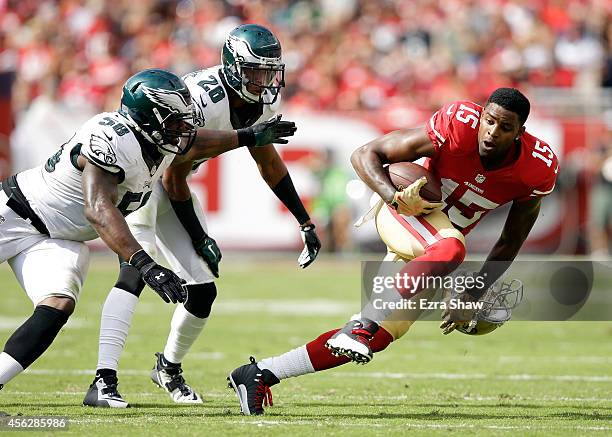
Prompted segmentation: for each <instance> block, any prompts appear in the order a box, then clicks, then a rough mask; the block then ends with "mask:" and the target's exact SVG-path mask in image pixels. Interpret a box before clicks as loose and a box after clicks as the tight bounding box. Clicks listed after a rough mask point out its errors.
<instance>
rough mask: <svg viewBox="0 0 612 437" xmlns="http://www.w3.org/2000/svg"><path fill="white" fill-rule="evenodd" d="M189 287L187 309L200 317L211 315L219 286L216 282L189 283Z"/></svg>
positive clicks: (187, 286)
mask: <svg viewBox="0 0 612 437" xmlns="http://www.w3.org/2000/svg"><path fill="white" fill-rule="evenodd" d="M185 287H186V288H187V300H186V301H185V304H184V305H185V309H186V310H187V311H189V312H190V313H191V314H193V315H194V316H196V317H199V318H200V319H205V318H206V317H208V316H209V315H210V310H211V309H212V304H213V302H214V301H215V298H216V297H217V287H216V286H215V283H214V282H207V283H206V284H189V285H186V286H185Z"/></svg>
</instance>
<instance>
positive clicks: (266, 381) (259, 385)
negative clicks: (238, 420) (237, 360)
mask: <svg viewBox="0 0 612 437" xmlns="http://www.w3.org/2000/svg"><path fill="white" fill-rule="evenodd" d="M250 360H251V363H250V364H245V365H244V366H240V367H238V368H237V369H235V370H234V371H233V372H232V373H230V375H229V376H228V377H227V381H228V387H229V388H233V389H234V391H235V392H236V396H238V400H239V401H240V411H241V413H242V414H244V415H245V416H251V415H257V416H258V415H261V414H263V413H264V409H263V406H262V404H265V405H266V406H268V405H270V406H272V405H273V404H272V391H271V390H270V387H272V386H273V385H275V384H278V383H279V382H280V380H279V379H278V378H277V377H276V376H275V375H274V373H272V372H270V371H269V370H267V369H264V370H261V369H260V368H259V367H257V363H256V362H255V358H253V357H251V358H250Z"/></svg>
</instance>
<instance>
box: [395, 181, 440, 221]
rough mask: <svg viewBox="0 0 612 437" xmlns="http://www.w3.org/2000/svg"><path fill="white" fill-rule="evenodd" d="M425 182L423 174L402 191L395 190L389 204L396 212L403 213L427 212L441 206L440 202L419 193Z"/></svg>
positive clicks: (417, 213)
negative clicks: (423, 196)
mask: <svg viewBox="0 0 612 437" xmlns="http://www.w3.org/2000/svg"><path fill="white" fill-rule="evenodd" d="M426 183H427V178H426V177H425V176H423V177H421V178H419V179H418V180H416V181H414V182H413V183H412V184H410V185H409V186H408V187H406V188H404V189H403V190H402V191H397V192H396V193H395V195H394V196H393V202H391V205H392V206H394V207H395V209H396V210H397V212H399V213H400V214H404V215H421V214H429V213H431V212H433V210H434V209H436V208H439V207H441V206H442V202H429V201H427V200H425V199H423V198H422V197H421V195H420V194H419V192H420V191H421V188H422V187H423V185H425V184H426Z"/></svg>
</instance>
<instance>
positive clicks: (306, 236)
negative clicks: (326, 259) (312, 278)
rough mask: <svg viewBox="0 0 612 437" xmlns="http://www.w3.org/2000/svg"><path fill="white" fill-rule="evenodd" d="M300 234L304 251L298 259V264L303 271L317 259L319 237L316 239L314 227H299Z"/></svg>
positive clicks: (319, 245)
mask: <svg viewBox="0 0 612 437" xmlns="http://www.w3.org/2000/svg"><path fill="white" fill-rule="evenodd" d="M300 233H301V234H302V241H303V242H304V250H302V253H301V254H300V256H299V258H298V264H299V265H300V267H301V268H303V269H305V268H306V267H308V266H309V265H310V264H312V262H313V261H314V260H315V258H316V257H317V254H318V253H319V250H320V249H321V241H319V237H317V233H316V232H315V225H312V224H311V225H302V226H300Z"/></svg>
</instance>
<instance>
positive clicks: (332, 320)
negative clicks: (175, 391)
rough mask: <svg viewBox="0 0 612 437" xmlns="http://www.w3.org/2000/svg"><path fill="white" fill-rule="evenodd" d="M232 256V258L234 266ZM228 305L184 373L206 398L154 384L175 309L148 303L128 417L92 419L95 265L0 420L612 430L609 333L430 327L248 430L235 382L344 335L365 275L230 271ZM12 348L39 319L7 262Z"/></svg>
mask: <svg viewBox="0 0 612 437" xmlns="http://www.w3.org/2000/svg"><path fill="white" fill-rule="evenodd" d="M228 258H229V257H228ZM222 267H223V269H222V275H223V276H222V278H221V280H219V287H218V288H219V290H220V295H219V298H218V300H217V303H216V304H215V305H216V308H214V309H213V316H212V318H211V320H210V321H209V323H208V325H207V327H206V330H205V332H204V334H203V336H202V337H201V339H200V340H199V341H198V342H197V343H196V345H195V346H194V348H193V351H192V355H191V356H190V357H189V356H188V358H187V359H186V360H185V362H184V369H185V374H186V377H187V378H188V381H189V382H191V383H192V385H194V386H195V387H196V388H197V389H199V390H200V391H201V392H202V393H203V394H204V396H205V398H206V402H205V403H204V405H202V406H191V407H181V406H176V405H174V404H172V403H171V401H170V399H169V397H167V395H166V394H165V393H164V392H162V391H161V390H160V389H158V388H156V387H155V386H154V385H153V384H152V383H151V381H150V380H149V377H148V370H149V369H150V368H151V366H152V365H153V361H154V356H153V353H154V352H156V351H159V350H160V349H161V348H162V347H163V344H164V342H165V338H166V335H167V331H168V323H169V320H170V318H171V315H172V309H171V307H170V306H169V305H166V304H164V303H163V302H162V301H161V300H160V299H159V298H158V297H157V296H156V295H155V294H154V293H152V292H151V291H150V290H148V289H147V290H145V292H143V296H142V297H141V302H140V304H139V307H138V309H137V312H136V315H135V317H134V322H133V325H132V330H131V334H130V337H129V338H128V343H127V347H126V350H125V352H124V354H123V357H122V361H121V368H120V386H119V388H120V391H121V393H122V394H123V395H124V397H125V398H127V399H128V400H129V401H130V402H131V403H132V405H133V408H131V409H128V410H123V411H117V410H102V409H91V408H84V407H81V406H80V403H81V401H82V398H83V395H84V392H85V390H86V388H87V386H88V384H89V383H90V380H91V378H92V375H93V373H92V372H93V369H94V367H95V363H96V356H97V335H98V325H99V315H100V310H101V307H102V303H103V301H104V298H105V295H106V292H107V291H108V288H109V286H110V285H112V283H113V281H114V278H115V274H116V271H115V267H114V265H113V263H109V262H108V261H107V260H106V259H94V260H93V262H92V267H91V269H90V273H89V277H88V280H87V284H86V287H85V290H84V292H83V295H82V298H81V301H80V302H79V305H78V307H77V310H76V312H75V314H74V316H73V317H74V321H73V322H72V325H71V326H70V325H69V326H68V327H67V328H66V329H64V331H63V332H62V334H61V335H60V336H59V338H58V339H57V340H56V342H55V343H54V345H53V346H52V347H51V349H50V350H49V351H47V353H46V354H45V355H44V356H43V357H42V358H41V359H39V360H38V361H37V362H36V363H35V364H34V365H33V366H32V371H31V372H29V373H26V374H23V375H21V376H19V377H18V378H17V379H15V380H13V381H12V382H11V383H10V384H8V385H7V386H6V387H5V388H4V389H3V390H2V392H0V410H2V411H6V412H8V413H10V414H18V413H21V414H23V415H28V416H31V415H65V416H69V417H70V420H71V425H70V426H71V428H70V430H69V431H68V432H67V433H66V434H87V435H94V433H96V434H100V435H141V434H143V433H144V432H145V431H150V432H151V435H154V434H157V435H172V434H179V433H180V435H253V434H259V433H261V434H265V435H292V436H299V435H309V436H312V434H313V433H319V434H320V435H345V434H349V433H350V434H353V435H379V434H380V435H400V434H405V433H406V432H407V431H411V432H416V433H420V434H427V435H432V434H435V435H437V434H447V433H448V432H449V431H451V432H455V433H460V434H476V435H490V434H493V433H495V434H513V435H533V434H539V435H570V434H572V435H576V434H578V435H582V434H586V433H597V434H599V435H605V434H610V433H611V432H612V341H611V340H612V324H611V323H607V322H606V323H604V322H596V323H595V322H592V323H586V322H564V323H550V322H548V323H546V322H539V323H536V322H529V323H528V322H513V323H510V324H508V325H506V326H504V327H503V328H501V329H500V330H498V331H496V332H495V333H493V334H491V335H489V336H485V337H479V338H472V337H467V336H464V335H461V334H458V333H454V334H452V335H450V336H448V337H445V336H442V335H441V334H440V333H439V330H438V329H437V327H436V324H435V323H433V322H422V323H420V324H417V325H415V326H414V327H413V329H412V331H411V332H410V333H409V334H407V335H406V336H405V337H404V338H403V339H402V340H401V341H399V342H398V343H397V344H394V345H392V346H391V347H390V348H389V350H387V351H385V352H384V353H382V354H378V355H377V356H376V357H375V359H374V361H373V362H372V363H370V364H368V365H367V366H357V365H353V364H351V365H346V366H343V367H340V368H338V369H335V370H332V371H328V372H323V373H320V374H318V375H308V376H304V377H302V378H294V379H292V380H287V381H284V382H282V383H281V384H280V385H279V386H276V387H274V388H273V392H274V395H275V397H274V400H275V405H274V407H272V408H269V409H268V410H267V414H266V415H265V416H264V417H243V416H241V415H239V414H238V412H239V407H238V404H237V401H236V399H235V397H234V394H233V392H231V391H230V390H227V389H226V388H225V377H226V375H227V373H228V371H231V370H232V369H233V368H234V367H236V366H238V365H240V364H243V363H245V362H246V361H247V360H248V356H249V355H255V356H256V357H258V358H263V357H266V356H269V355H271V354H276V353H280V352H283V351H286V350H288V349H289V348H292V347H295V346H298V345H301V344H303V343H304V342H306V341H308V340H310V339H312V338H313V337H315V336H316V335H318V334H319V333H321V332H323V331H324V330H327V329H331V328H333V327H337V326H339V325H340V324H341V323H343V322H344V321H345V320H346V319H347V317H348V316H350V315H351V313H352V312H353V310H356V309H357V308H358V306H359V301H358V296H359V288H358V287H359V263H358V262H357V261H344V262H339V261H331V260H327V261H326V260H322V261H318V262H317V263H315V264H314V265H313V266H312V267H311V268H309V269H307V270H305V271H299V270H298V269H297V268H296V267H295V266H294V264H293V260H291V262H289V261H286V262H280V261H278V260H275V261H270V262H259V263H253V262H246V261H242V260H233V261H232V260H231V259H230V260H228V261H227V262H226V261H225V260H224V264H223V266H222ZM0 284H2V298H3V305H2V307H1V308H0V341H1V342H2V343H4V341H5V340H6V338H7V337H8V336H9V335H10V333H11V332H12V331H13V329H14V327H15V326H17V325H18V324H19V323H21V321H22V320H23V319H24V318H26V317H27V316H28V315H29V313H30V311H31V306H30V302H29V300H28V299H27V297H26V296H25V294H24V293H23V291H21V289H20V288H19V287H18V285H17V283H16V281H15V279H14V277H13V275H12V273H11V271H10V270H9V269H8V267H7V265H6V264H3V265H2V266H0Z"/></svg>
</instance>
